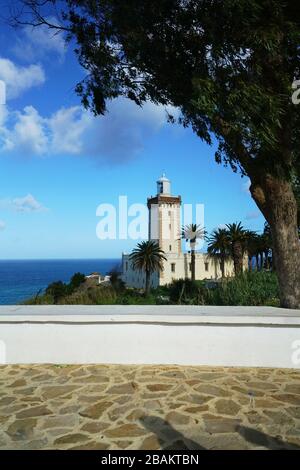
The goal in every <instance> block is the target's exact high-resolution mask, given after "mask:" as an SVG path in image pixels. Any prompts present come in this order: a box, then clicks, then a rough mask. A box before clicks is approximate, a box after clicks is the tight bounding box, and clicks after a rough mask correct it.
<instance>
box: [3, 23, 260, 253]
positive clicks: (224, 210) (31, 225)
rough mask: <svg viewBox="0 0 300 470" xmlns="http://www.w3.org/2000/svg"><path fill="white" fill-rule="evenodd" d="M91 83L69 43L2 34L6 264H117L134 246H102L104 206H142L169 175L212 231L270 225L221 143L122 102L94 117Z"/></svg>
mask: <svg viewBox="0 0 300 470" xmlns="http://www.w3.org/2000/svg"><path fill="white" fill-rule="evenodd" d="M82 77H84V71H83V70H82V69H81V68H80V67H79V65H78V64H77V61H76V58H75V56H74V54H73V51H72V47H70V46H69V47H68V48H67V49H66V47H65V45H64V42H63V38H62V37H60V36H55V37H53V36H51V35H49V33H48V31H46V30H40V31H37V30H35V31H32V30H31V29H30V28H28V27H26V28H23V29H22V28H21V29H18V30H14V29H11V28H9V27H8V26H5V25H1V28H0V80H3V81H5V83H6V87H7V102H6V105H5V106H4V105H0V259H36V258H44V259H46V258H118V257H120V255H121V252H122V251H129V250H130V249H131V248H132V247H133V246H134V245H135V244H136V241H134V240H99V239H98V238H97V236H96V226H97V223H98V222H99V218H98V217H97V216H96V209H97V206H98V205H99V204H101V203H110V204H114V205H116V204H117V203H118V197H119V195H127V197H128V203H129V204H132V203H145V202H146V199H147V197H148V196H150V195H152V194H155V191H156V183H155V182H156V180H157V178H158V177H159V176H160V174H161V173H162V171H165V172H166V174H167V176H168V177H169V178H170V179H171V181H172V193H174V194H176V195H177V194H180V195H181V196H182V199H183V202H185V203H189V204H194V205H195V204H197V203H203V204H204V205H205V227H206V229H207V230H208V231H210V230H212V229H213V228H215V227H217V226H220V225H222V224H225V223H229V222H235V221H242V223H243V224H244V225H245V226H246V227H248V228H251V229H253V230H258V231H259V230H261V229H262V227H263V223H264V219H263V217H262V216H261V215H260V213H259V211H258V209H257V207H256V205H255V204H254V202H253V201H252V199H251V197H250V194H249V192H248V190H247V179H246V178H243V179H242V178H241V177H240V175H238V174H234V173H233V172H232V171H231V170H230V169H226V168H223V167H222V166H220V165H217V164H216V163H215V162H214V150H215V149H214V147H209V146H207V145H206V144H204V143H203V142H201V141H200V139H199V138H197V137H196V136H195V135H194V134H193V133H192V131H191V130H190V129H183V128H181V127H179V126H177V125H171V124H168V123H167V122H166V111H165V109H164V108H162V107H156V106H154V105H153V104H151V103H147V104H146V105H145V106H144V108H143V109H140V108H138V107H136V105H134V104H133V103H130V102H128V101H126V100H124V99H119V100H116V101H114V102H112V103H111V104H110V106H109V108H110V113H109V114H108V115H106V116H104V117H98V118H95V117H93V116H92V115H91V114H90V113H88V112H87V111H84V110H83V109H82V107H81V105H80V100H79V98H78V97H77V96H76V94H75V92H74V87H75V85H76V83H77V82H78V81H79V80H80V79H81V78H82Z"/></svg>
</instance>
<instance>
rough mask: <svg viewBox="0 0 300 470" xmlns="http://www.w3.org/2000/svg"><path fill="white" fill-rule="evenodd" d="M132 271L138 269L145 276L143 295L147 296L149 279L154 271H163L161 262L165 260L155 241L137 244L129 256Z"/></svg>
mask: <svg viewBox="0 0 300 470" xmlns="http://www.w3.org/2000/svg"><path fill="white" fill-rule="evenodd" d="M130 260H131V262H132V267H133V269H139V270H140V271H144V272H145V274H146V285H145V295H146V296H148V295H149V292H150V277H151V274H152V273H154V272H155V271H162V270H163V260H165V261H166V260H167V258H166V257H165V256H164V251H163V250H161V248H160V247H159V245H158V243H157V242H156V241H152V240H150V241H144V242H141V243H138V245H137V248H135V249H134V250H133V251H132V253H131V255H130Z"/></svg>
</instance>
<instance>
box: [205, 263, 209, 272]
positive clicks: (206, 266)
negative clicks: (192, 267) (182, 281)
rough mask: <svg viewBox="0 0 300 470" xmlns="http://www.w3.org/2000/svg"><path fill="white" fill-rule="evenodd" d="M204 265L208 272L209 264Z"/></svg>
mask: <svg viewBox="0 0 300 470" xmlns="http://www.w3.org/2000/svg"><path fill="white" fill-rule="evenodd" d="M204 265H205V271H208V267H209V264H208V263H204Z"/></svg>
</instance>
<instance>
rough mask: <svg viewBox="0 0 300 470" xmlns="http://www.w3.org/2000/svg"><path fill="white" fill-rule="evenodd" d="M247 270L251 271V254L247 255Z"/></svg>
mask: <svg viewBox="0 0 300 470" xmlns="http://www.w3.org/2000/svg"><path fill="white" fill-rule="evenodd" d="M248 271H249V272H251V271H252V256H251V255H248Z"/></svg>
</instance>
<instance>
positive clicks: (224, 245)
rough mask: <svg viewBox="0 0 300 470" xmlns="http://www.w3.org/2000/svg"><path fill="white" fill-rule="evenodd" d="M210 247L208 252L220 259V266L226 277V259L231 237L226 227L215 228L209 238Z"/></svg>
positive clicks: (223, 275)
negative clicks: (229, 237)
mask: <svg viewBox="0 0 300 470" xmlns="http://www.w3.org/2000/svg"><path fill="white" fill-rule="evenodd" d="M207 241H208V247H207V252H208V253H209V255H211V256H213V257H215V258H218V259H219V260H220V268H221V273H222V277H223V278H224V277H225V261H226V258H227V257H228V255H229V249H230V244H229V239H228V232H227V230H226V229H225V228H218V229H216V230H214V231H213V232H212V233H211V235H210V237H208V239H207Z"/></svg>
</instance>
